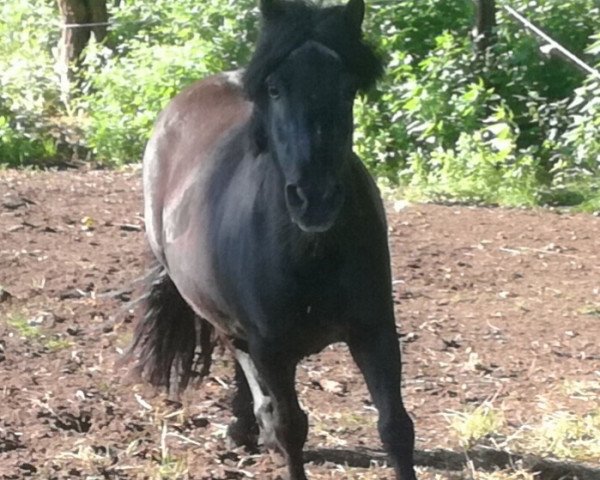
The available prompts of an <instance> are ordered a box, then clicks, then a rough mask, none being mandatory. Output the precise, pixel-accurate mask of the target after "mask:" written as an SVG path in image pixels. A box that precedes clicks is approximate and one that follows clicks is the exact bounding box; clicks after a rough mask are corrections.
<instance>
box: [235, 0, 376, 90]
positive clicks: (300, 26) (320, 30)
mask: <svg viewBox="0 0 600 480" xmlns="http://www.w3.org/2000/svg"><path fill="white" fill-rule="evenodd" d="M277 5H278V9H277V14H276V15H269V16H268V17H267V18H265V17H263V24H262V30H261V34H260V37H259V40H258V43H257V46H256V50H255V52H254V55H253V56H252V59H251V60H250V63H249V64H248V66H247V68H246V71H245V74H244V78H243V84H244V90H245V92H246V95H247V96H248V98H249V99H251V100H257V99H258V98H259V96H260V94H261V91H264V82H265V79H266V78H267V77H268V75H269V74H270V73H271V72H273V70H275V69H276V68H277V65H279V63H281V62H282V61H283V60H284V59H285V58H286V57H287V56H288V55H289V54H290V53H291V52H292V51H293V50H295V49H296V48H298V47H300V46H301V45H302V44H303V43H305V42H307V41H311V40H312V41H316V42H318V43H321V44H323V45H324V46H326V47H327V48H329V49H331V50H333V51H334V52H335V53H337V54H338V55H339V56H340V58H341V59H342V61H343V62H344V64H345V65H346V67H347V68H348V70H349V71H350V72H352V73H353V74H354V75H355V76H356V78H357V79H358V86H359V88H360V89H361V90H366V89H368V88H369V87H371V86H372V85H373V84H374V83H375V81H376V80H377V78H378V77H379V76H380V75H381V74H382V72H383V67H382V64H381V60H380V59H379V57H378V56H377V55H376V54H375V52H374V50H373V49H372V48H371V47H370V46H369V45H368V44H367V43H366V42H365V41H364V40H363V38H362V35H361V32H360V31H357V30H356V29H355V28H353V26H352V25H350V24H349V23H348V21H347V19H346V17H345V15H344V8H345V7H344V6H334V7H326V8H320V7H317V6H316V5H314V4H312V3H309V2H305V1H302V0H280V1H278V2H277Z"/></svg>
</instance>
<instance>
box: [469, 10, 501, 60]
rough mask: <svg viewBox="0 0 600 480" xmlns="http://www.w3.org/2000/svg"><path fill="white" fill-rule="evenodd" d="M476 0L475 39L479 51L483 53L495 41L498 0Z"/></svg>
mask: <svg viewBox="0 0 600 480" xmlns="http://www.w3.org/2000/svg"><path fill="white" fill-rule="evenodd" d="M474 2H475V7H476V13H475V26H474V27H473V40H474V42H475V48H476V50H477V52H478V53H480V54H483V53H485V51H486V50H487V49H488V48H489V47H490V46H491V45H492V44H493V43H494V41H495V29H496V25H497V24H496V1H495V0H474Z"/></svg>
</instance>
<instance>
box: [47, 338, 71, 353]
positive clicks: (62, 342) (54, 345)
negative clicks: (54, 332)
mask: <svg viewBox="0 0 600 480" xmlns="http://www.w3.org/2000/svg"><path fill="white" fill-rule="evenodd" d="M44 346H45V347H46V348H47V349H48V350H49V351H51V352H59V351H61V350H66V349H67V348H71V347H72V346H73V342H71V341H69V340H66V339H64V338H51V339H49V340H48V341H47V342H44Z"/></svg>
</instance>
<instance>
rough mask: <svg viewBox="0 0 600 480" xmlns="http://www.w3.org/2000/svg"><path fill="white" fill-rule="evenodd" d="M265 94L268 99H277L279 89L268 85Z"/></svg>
mask: <svg viewBox="0 0 600 480" xmlns="http://www.w3.org/2000/svg"><path fill="white" fill-rule="evenodd" d="M267 93H268V94H269V97H271V98H273V99H277V98H279V89H278V88H277V87H276V86H275V85H268V86H267Z"/></svg>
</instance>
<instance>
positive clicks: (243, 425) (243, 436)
mask: <svg viewBox="0 0 600 480" xmlns="http://www.w3.org/2000/svg"><path fill="white" fill-rule="evenodd" d="M227 436H228V437H229V440H230V441H231V443H233V445H235V446H236V447H245V448H246V449H248V450H249V451H251V452H253V453H256V452H258V426H257V425H256V424H252V425H249V424H248V422H244V421H242V420H239V419H238V420H235V421H234V422H232V423H231V424H230V425H229V427H227Z"/></svg>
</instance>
